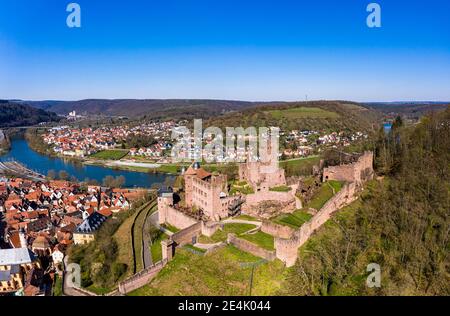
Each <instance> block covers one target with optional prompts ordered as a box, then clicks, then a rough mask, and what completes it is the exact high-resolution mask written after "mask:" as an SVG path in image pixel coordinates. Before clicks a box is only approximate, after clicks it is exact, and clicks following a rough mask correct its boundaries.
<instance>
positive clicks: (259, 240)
mask: <svg viewBox="0 0 450 316" xmlns="http://www.w3.org/2000/svg"><path fill="white" fill-rule="evenodd" d="M239 238H242V239H245V240H248V241H250V242H252V243H254V244H256V245H258V246H260V247H261V248H264V249H267V250H273V249H274V242H273V236H272V235H269V234H266V233H263V232H262V231H258V232H256V233H254V234H244V235H241V236H239Z"/></svg>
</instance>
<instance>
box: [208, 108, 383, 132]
mask: <svg viewBox="0 0 450 316" xmlns="http://www.w3.org/2000/svg"><path fill="white" fill-rule="evenodd" d="M380 117H381V116H380V113H379V112H377V111H375V110H372V109H369V108H366V107H364V106H362V105H360V104H358V103H354V102H349V101H311V102H283V103H271V104H260V105H259V106H257V107H253V108H248V109H244V110H242V111H241V112H239V113H229V114H224V115H222V116H220V117H213V118H211V119H210V120H209V121H208V122H207V124H206V125H209V126H219V127H222V128H223V127H227V126H243V127H249V126H256V127H259V126H278V127H280V128H281V129H283V130H296V129H297V130H308V129H313V130H329V131H341V130H351V131H364V130H369V129H371V128H372V127H373V126H374V125H376V124H377V122H378V120H379V119H380Z"/></svg>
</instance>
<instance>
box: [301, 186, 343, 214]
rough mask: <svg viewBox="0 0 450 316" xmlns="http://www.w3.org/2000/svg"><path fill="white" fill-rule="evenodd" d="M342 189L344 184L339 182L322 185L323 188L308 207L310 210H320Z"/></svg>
mask: <svg viewBox="0 0 450 316" xmlns="http://www.w3.org/2000/svg"><path fill="white" fill-rule="evenodd" d="M341 187H342V183H340V182H339V181H334V180H331V181H327V182H324V183H322V186H321V187H320V189H319V190H318V191H317V192H316V193H315V194H314V197H313V198H312V200H311V201H309V203H308V204H307V206H306V207H308V208H314V209H316V210H320V209H321V208H322V206H324V205H325V203H326V202H327V201H328V200H329V199H330V198H331V197H332V196H333V195H334V194H333V189H334V193H337V192H339V190H340V189H341Z"/></svg>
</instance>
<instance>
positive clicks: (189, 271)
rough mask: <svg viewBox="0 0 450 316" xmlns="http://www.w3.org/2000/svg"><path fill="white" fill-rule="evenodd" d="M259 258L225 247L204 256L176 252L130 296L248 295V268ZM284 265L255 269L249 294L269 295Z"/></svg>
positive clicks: (275, 288) (277, 283)
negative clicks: (157, 273)
mask: <svg viewBox="0 0 450 316" xmlns="http://www.w3.org/2000/svg"><path fill="white" fill-rule="evenodd" d="M260 262H261V260H260V258H257V257H255V256H252V255H250V254H247V253H245V252H242V251H240V250H238V249H236V248H235V247H233V246H227V247H225V248H222V249H219V250H217V251H215V252H213V253H211V254H208V255H197V254H194V253H191V252H189V251H187V250H185V249H177V254H176V256H175V257H174V259H173V260H172V261H171V262H169V264H168V265H167V266H166V267H165V268H164V269H163V270H162V271H161V272H160V273H159V275H158V276H157V277H156V278H155V279H154V280H153V281H152V282H151V283H150V284H148V285H146V286H144V287H142V288H140V289H138V290H136V291H134V292H132V293H130V295H218V296H225V295H248V294H249V293H250V276H251V269H252V268H251V267H250V266H249V263H260ZM284 271H285V269H284V266H283V264H282V263H281V262H280V261H278V260H276V261H274V262H268V263H264V264H262V265H259V266H258V267H256V268H255V271H254V276H253V287H252V295H272V294H274V293H275V292H276V291H277V290H278V289H279V288H280V286H281V283H282V281H283V278H284Z"/></svg>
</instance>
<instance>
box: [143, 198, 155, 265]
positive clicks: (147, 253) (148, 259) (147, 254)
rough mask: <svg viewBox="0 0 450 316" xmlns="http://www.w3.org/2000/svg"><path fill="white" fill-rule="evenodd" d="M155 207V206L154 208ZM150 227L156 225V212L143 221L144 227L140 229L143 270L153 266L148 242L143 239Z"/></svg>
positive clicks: (146, 239)
mask: <svg viewBox="0 0 450 316" xmlns="http://www.w3.org/2000/svg"><path fill="white" fill-rule="evenodd" d="M155 207H157V206H155ZM152 225H156V226H159V225H158V212H157V211H156V212H153V213H152V214H150V216H147V218H146V219H145V223H144V226H143V227H142V241H143V249H144V250H143V255H144V269H145V268H148V267H150V266H152V265H153V260H152V253H151V251H150V241H149V240H148V238H145V230H146V228H147V227H150V226H152Z"/></svg>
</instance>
